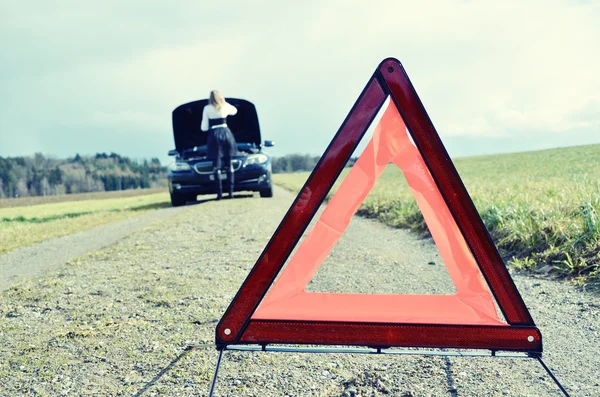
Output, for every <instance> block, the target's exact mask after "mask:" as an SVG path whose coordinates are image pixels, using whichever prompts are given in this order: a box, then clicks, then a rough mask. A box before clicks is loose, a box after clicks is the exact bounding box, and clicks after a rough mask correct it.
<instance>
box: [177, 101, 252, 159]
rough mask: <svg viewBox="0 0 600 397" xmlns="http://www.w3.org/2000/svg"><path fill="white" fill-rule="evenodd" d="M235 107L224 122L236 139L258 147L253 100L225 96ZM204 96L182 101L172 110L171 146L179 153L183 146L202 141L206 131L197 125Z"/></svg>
mask: <svg viewBox="0 0 600 397" xmlns="http://www.w3.org/2000/svg"><path fill="white" fill-rule="evenodd" d="M225 100H226V101H227V102H229V103H230V104H232V105H233V106H235V107H237V109H238V112H237V114H236V115H235V116H229V117H227V125H228V126H229V129H230V130H231V132H232V133H233V136H234V137H235V140H236V141H237V142H238V143H245V144H250V145H256V146H257V147H260V144H261V137H260V127H259V125H258V116H257V114H256V108H255V107H254V104H252V103H251V102H248V101H246V100H244V99H236V98H225ZM207 104H208V99H203V100H200V101H194V102H189V103H185V104H183V105H180V106H178V107H177V108H176V109H175V110H173V138H174V139H175V150H177V151H178V152H179V153H182V152H183V151H184V150H186V149H190V148H193V147H200V146H205V145H206V140H207V137H208V131H202V130H201V129H200V123H201V122H202V111H203V110H204V106H206V105H207Z"/></svg>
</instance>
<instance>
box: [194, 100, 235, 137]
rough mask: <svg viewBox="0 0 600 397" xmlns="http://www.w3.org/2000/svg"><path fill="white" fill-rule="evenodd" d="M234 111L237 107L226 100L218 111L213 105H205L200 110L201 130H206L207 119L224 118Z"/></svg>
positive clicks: (233, 113)
mask: <svg viewBox="0 0 600 397" xmlns="http://www.w3.org/2000/svg"><path fill="white" fill-rule="evenodd" d="M236 113H237V108H236V107H234V106H232V105H230V104H229V103H227V102H225V104H224V105H223V106H221V110H220V111H219V110H217V108H215V107H214V106H213V105H210V104H209V105H206V106H204V110H203V111H202V123H201V124H200V129H202V131H208V119H224V118H226V117H227V116H233V115H235V114H236ZM215 127H216V126H215Z"/></svg>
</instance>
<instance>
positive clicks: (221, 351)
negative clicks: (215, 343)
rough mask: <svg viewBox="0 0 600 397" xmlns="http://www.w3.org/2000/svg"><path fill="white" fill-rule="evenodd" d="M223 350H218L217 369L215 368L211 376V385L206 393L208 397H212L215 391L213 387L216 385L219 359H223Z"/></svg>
mask: <svg viewBox="0 0 600 397" xmlns="http://www.w3.org/2000/svg"><path fill="white" fill-rule="evenodd" d="M223 350H225V349H219V358H217V367H216V368H215V374H214V376H213V380H212V383H211V384H210V391H209V392H208V397H212V395H213V392H214V391H215V385H216V384H217V375H219V367H220V366H221V358H222V357H223Z"/></svg>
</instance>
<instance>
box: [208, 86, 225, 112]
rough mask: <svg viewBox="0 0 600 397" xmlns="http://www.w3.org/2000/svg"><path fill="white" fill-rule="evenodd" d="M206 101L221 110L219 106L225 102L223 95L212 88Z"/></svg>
mask: <svg viewBox="0 0 600 397" xmlns="http://www.w3.org/2000/svg"><path fill="white" fill-rule="evenodd" d="M208 103H210V104H211V105H213V106H214V107H215V108H216V109H217V110H221V107H223V105H224V104H225V98H223V95H221V93H220V92H219V91H217V90H212V91H211V92H210V97H209V99H208Z"/></svg>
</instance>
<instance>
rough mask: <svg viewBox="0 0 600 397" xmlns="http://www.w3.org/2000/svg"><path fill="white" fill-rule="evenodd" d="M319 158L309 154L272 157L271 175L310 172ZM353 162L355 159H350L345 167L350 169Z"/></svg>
mask: <svg viewBox="0 0 600 397" xmlns="http://www.w3.org/2000/svg"><path fill="white" fill-rule="evenodd" d="M320 158H321V156H311V155H310V154H288V155H285V156H283V157H273V158H272V159H271V163H272V167H273V173H274V174H279V173H286V172H302V171H312V170H313V169H314V168H315V166H316V165H317V163H318V162H319V159H320ZM355 162H356V158H351V159H350V160H349V161H348V164H346V166H347V167H351V166H352V165H354V163H355Z"/></svg>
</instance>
